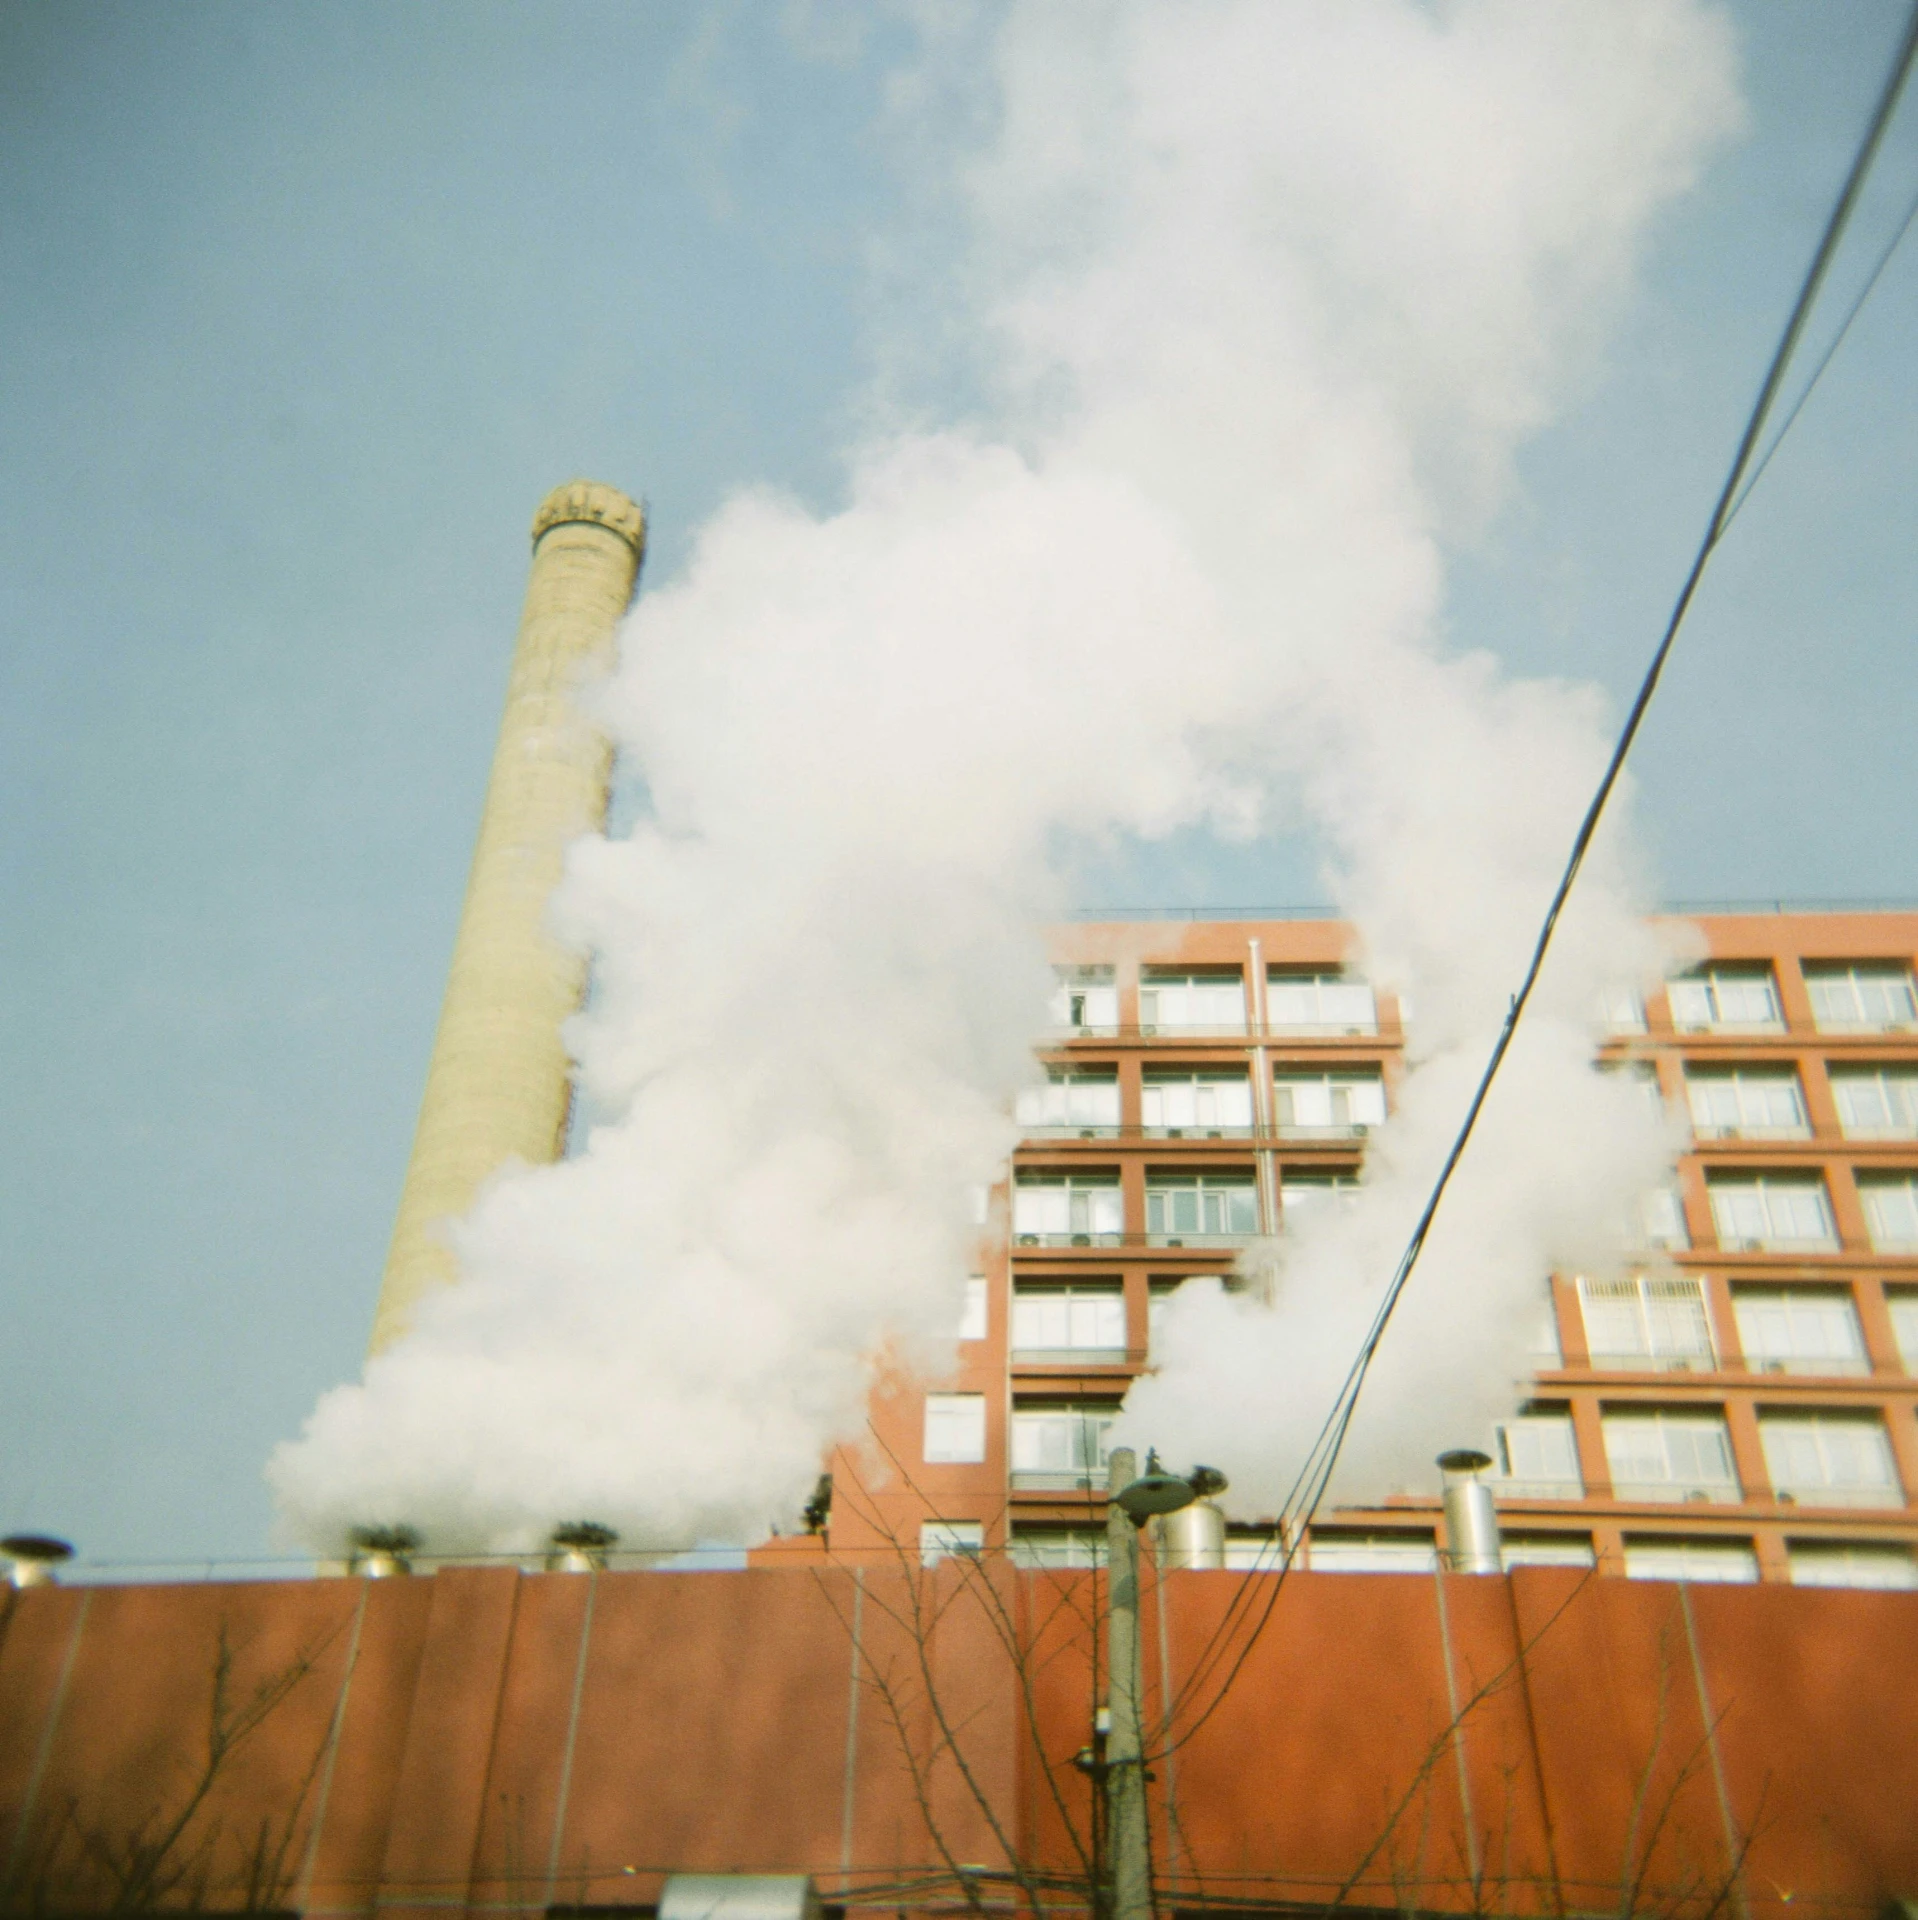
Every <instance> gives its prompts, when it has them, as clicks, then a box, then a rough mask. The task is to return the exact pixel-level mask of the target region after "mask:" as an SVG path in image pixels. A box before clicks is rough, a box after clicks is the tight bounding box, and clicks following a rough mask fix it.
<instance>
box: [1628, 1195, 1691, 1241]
mask: <svg viewBox="0 0 1918 1920" xmlns="http://www.w3.org/2000/svg"><path fill="white" fill-rule="evenodd" d="M1633 1224H1634V1226H1635V1227H1636V1229H1637V1231H1636V1233H1635V1234H1634V1235H1633V1239H1634V1241H1635V1243H1636V1244H1637V1245H1639V1246H1641V1247H1663V1248H1665V1249H1666V1250H1667V1251H1668V1252H1683V1251H1684V1249H1685V1248H1687V1247H1689V1246H1690V1245H1691V1243H1692V1236H1691V1229H1690V1228H1689V1227H1687V1226H1686V1224H1685V1203H1684V1201H1683V1200H1682V1199H1680V1198H1679V1193H1678V1189H1677V1188H1676V1187H1673V1186H1663V1187H1654V1188H1652V1190H1651V1191H1650V1192H1649V1193H1647V1194H1645V1195H1643V1196H1642V1197H1641V1198H1640V1200H1639V1203H1638V1218H1637V1220H1636V1221H1635V1222H1634V1223H1633Z"/></svg>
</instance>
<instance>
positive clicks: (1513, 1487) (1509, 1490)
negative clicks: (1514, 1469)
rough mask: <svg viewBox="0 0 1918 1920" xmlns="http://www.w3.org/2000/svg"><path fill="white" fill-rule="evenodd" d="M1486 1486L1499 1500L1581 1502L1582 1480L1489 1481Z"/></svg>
mask: <svg viewBox="0 0 1918 1920" xmlns="http://www.w3.org/2000/svg"><path fill="white" fill-rule="evenodd" d="M1487 1484H1488V1485H1489V1486H1490V1487H1491V1489H1492V1492H1493V1494H1494V1495H1495V1496H1496V1497H1497V1498H1498V1499H1500V1500H1583V1499H1584V1498H1585V1483H1584V1481H1583V1480H1497V1479H1494V1480H1491V1481H1488V1482H1487Z"/></svg>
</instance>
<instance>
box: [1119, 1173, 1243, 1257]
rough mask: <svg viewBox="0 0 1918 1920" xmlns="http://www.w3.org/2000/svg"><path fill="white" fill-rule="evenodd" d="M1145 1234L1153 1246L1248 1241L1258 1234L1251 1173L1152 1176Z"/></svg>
mask: <svg viewBox="0 0 1918 1920" xmlns="http://www.w3.org/2000/svg"><path fill="white" fill-rule="evenodd" d="M1145 1230H1146V1233H1147V1236H1148V1237H1149V1238H1150V1239H1151V1241H1152V1243H1153V1244H1154V1245H1155V1246H1174V1247H1178V1246H1184V1247H1189V1246H1202V1245H1204V1244H1205V1243H1206V1242H1207V1241H1209V1240H1244V1239H1246V1238H1248V1237H1249V1236H1251V1235H1252V1234H1255V1233H1257V1232H1258V1230H1259V1192H1258V1188H1257V1187H1256V1186H1255V1185H1254V1184H1253V1180H1252V1176H1251V1175H1250V1174H1249V1173H1195V1174H1169V1173H1149V1174H1147V1175H1146V1189H1145Z"/></svg>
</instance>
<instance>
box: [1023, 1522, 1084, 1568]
mask: <svg viewBox="0 0 1918 1920" xmlns="http://www.w3.org/2000/svg"><path fill="white" fill-rule="evenodd" d="M1105 1563H1106V1537H1105V1534H1104V1533H1103V1532H1102V1531H1101V1530H1100V1529H1098V1528H1096V1527H1014V1528H1013V1530H1012V1564H1013V1565H1014V1566H1015V1567H1028V1568H1046V1567H1102V1566H1104V1565H1105Z"/></svg>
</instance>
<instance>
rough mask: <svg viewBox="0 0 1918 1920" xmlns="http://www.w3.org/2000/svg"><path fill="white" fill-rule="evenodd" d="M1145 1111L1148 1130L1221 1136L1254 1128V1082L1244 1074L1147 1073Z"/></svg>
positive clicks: (1143, 1097) (1178, 1135)
mask: <svg viewBox="0 0 1918 1920" xmlns="http://www.w3.org/2000/svg"><path fill="white" fill-rule="evenodd" d="M1141 1099H1142V1106H1141V1114H1142V1117H1143V1119H1144V1121H1145V1130H1146V1132H1148V1133H1157V1134H1169V1135H1171V1136H1172V1137H1173V1138H1174V1139H1177V1138H1179V1137H1181V1136H1183V1135H1185V1134H1199V1135H1201V1136H1209V1137H1211V1138H1213V1139H1218V1138H1221V1137H1223V1136H1224V1135H1226V1134H1249V1133H1250V1132H1251V1131H1252V1082H1251V1081H1250V1080H1249V1079H1248V1078H1247V1077H1246V1076H1245V1075H1244V1074H1243V1073H1162V1072H1158V1071H1154V1072H1152V1073H1148V1074H1147V1075H1146V1076H1145V1084H1144V1088H1143V1090H1142V1095H1141Z"/></svg>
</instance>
